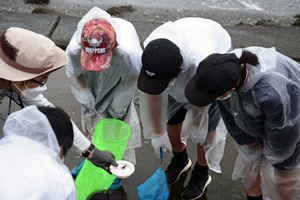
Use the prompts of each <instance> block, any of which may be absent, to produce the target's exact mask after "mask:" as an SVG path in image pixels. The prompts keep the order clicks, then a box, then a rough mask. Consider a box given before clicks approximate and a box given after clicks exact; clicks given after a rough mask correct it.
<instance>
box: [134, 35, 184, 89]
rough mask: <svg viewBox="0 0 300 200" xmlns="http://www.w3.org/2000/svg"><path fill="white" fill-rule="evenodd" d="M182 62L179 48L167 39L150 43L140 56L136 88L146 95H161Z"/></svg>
mask: <svg viewBox="0 0 300 200" xmlns="http://www.w3.org/2000/svg"><path fill="white" fill-rule="evenodd" d="M182 62H183V58H182V56H181V54H180V50H179V48H178V47H177V46H176V45H175V44H174V43H173V42H171V41H170V40H168V39H164V38H161V39H156V40H153V41H151V42H150V43H149V44H148V45H147V46H146V48H145V50H144V52H143V54H142V65H143V66H142V69H141V72H140V75H139V78H138V81H137V87H138V88H139V90H141V91H142V92H145V93H147V94H152V95H157V94H160V93H162V92H163V91H164V90H165V89H166V88H167V86H168V84H169V82H170V81H171V80H172V78H174V74H176V73H177V72H178V71H179V68H180V67H181V65H182Z"/></svg>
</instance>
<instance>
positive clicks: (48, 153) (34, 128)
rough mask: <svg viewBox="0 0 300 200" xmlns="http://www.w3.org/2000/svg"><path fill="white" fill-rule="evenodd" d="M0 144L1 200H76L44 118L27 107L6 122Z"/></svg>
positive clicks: (57, 145) (53, 137) (56, 144)
mask: <svg viewBox="0 0 300 200" xmlns="http://www.w3.org/2000/svg"><path fill="white" fill-rule="evenodd" d="M3 131H4V137H3V138H2V139H1V140H0V156H1V158H2V159H3V161H4V160H5V162H2V163H1V171H0V174H1V179H0V184H1V187H0V194H1V198H2V199H40V200H44V199H69V200H74V199H77V196H76V189H75V185H74V181H73V178H72V176H71V174H70V171H69V169H68V168H67V166H65V165H64V163H63V162H62V160H61V159H60V157H59V152H60V148H59V144H58V141H57V139H56V136H55V133H54V132H53V130H52V127H51V125H50V123H49V122H48V119H47V117H46V116H45V115H44V114H43V113H41V112H40V111H39V110H38V109H37V107H36V106H28V107H26V108H24V109H22V110H20V111H17V112H14V113H12V114H10V115H9V117H8V118H7V120H6V122H5V124H4V127H3Z"/></svg>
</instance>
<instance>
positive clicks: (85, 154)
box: [81, 143, 95, 158]
mask: <svg viewBox="0 0 300 200" xmlns="http://www.w3.org/2000/svg"><path fill="white" fill-rule="evenodd" d="M94 148H95V145H93V144H92V143H91V146H90V147H89V148H88V149H87V150H86V151H85V152H84V154H81V155H82V156H83V157H85V158H86V157H88V156H89V155H90V154H91V153H92V151H93V150H94Z"/></svg>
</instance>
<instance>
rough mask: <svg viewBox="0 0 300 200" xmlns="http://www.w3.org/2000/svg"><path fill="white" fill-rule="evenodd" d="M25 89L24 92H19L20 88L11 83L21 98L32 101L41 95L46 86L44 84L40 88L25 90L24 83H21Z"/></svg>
mask: <svg viewBox="0 0 300 200" xmlns="http://www.w3.org/2000/svg"><path fill="white" fill-rule="evenodd" d="M23 83H24V85H25V87H26V89H25V90H23V91H22V90H20V88H18V86H16V84H15V83H13V84H14V85H15V86H16V88H17V89H18V90H19V91H20V92H21V98H23V99H27V100H32V99H34V98H35V97H37V96H38V95H39V94H42V93H43V92H44V91H45V90H47V86H46V84H44V85H43V86H42V87H41V86H37V87H35V88H27V86H26V83H25V82H24V81H23Z"/></svg>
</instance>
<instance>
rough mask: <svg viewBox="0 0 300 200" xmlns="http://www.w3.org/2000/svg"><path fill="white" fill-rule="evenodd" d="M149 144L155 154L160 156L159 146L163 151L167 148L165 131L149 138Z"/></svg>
mask: <svg viewBox="0 0 300 200" xmlns="http://www.w3.org/2000/svg"><path fill="white" fill-rule="evenodd" d="M151 144H152V146H153V148H154V151H155V154H156V155H157V157H158V158H159V157H160V148H161V149H162V150H163V151H166V150H167V138H166V133H163V134H161V135H160V136H158V137H154V138H152V139H151Z"/></svg>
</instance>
